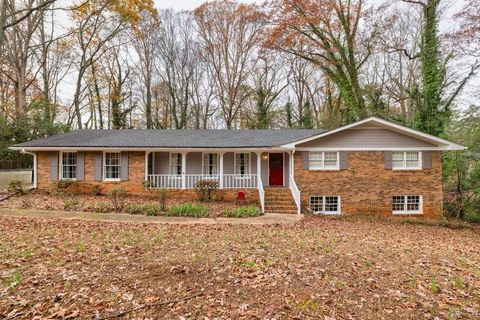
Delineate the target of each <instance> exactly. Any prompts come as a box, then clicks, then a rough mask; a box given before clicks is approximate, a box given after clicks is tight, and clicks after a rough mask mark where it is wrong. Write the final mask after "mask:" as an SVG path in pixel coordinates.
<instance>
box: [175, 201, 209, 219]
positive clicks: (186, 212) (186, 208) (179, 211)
mask: <svg viewBox="0 0 480 320" xmlns="http://www.w3.org/2000/svg"><path fill="white" fill-rule="evenodd" d="M167 215H168V216H171V217H194V218H203V217H208V208H207V207H206V206H204V205H201V204H194V203H186V204H182V205H178V206H174V207H171V208H170V210H168V212H167Z"/></svg>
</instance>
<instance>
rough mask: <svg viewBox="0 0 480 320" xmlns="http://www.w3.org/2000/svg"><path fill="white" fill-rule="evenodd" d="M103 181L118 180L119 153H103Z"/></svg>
mask: <svg viewBox="0 0 480 320" xmlns="http://www.w3.org/2000/svg"><path fill="white" fill-rule="evenodd" d="M103 172H104V180H120V152H105V157H104V168H103Z"/></svg>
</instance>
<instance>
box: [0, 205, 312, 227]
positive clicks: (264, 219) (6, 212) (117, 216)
mask: <svg viewBox="0 0 480 320" xmlns="http://www.w3.org/2000/svg"><path fill="white" fill-rule="evenodd" d="M0 216H11V217H29V218H50V219H82V220H91V221H114V222H140V223H159V224H257V225H262V224H290V223H295V222H297V221H300V220H301V219H302V218H303V216H302V215H298V214H280V213H267V214H265V215H263V216H260V217H255V218H184V217H147V216H140V215H131V214H122V213H87V212H70V211H49V210H30V209H28V210H15V209H0Z"/></svg>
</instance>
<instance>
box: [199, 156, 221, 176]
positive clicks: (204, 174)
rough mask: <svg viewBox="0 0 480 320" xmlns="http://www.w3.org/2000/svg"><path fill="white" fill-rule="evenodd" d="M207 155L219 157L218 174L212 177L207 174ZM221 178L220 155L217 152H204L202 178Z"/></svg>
mask: <svg viewBox="0 0 480 320" xmlns="http://www.w3.org/2000/svg"><path fill="white" fill-rule="evenodd" d="M206 154H215V155H216V156H217V174H216V175H211V174H207V173H205V155H206ZM219 176H220V154H219V153H217V152H203V153H202V178H207V179H208V178H216V177H219Z"/></svg>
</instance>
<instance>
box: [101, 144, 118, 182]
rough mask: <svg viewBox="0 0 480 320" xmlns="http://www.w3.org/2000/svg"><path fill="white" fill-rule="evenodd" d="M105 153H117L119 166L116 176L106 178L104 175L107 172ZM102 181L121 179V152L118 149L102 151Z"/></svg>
mask: <svg viewBox="0 0 480 320" xmlns="http://www.w3.org/2000/svg"><path fill="white" fill-rule="evenodd" d="M107 153H118V161H119V165H118V167H119V168H120V169H119V171H118V178H107V177H106V176H105V175H106V174H107V170H105V167H106V165H107ZM102 171H103V181H121V180H122V153H121V152H120V151H104V152H103V170H102Z"/></svg>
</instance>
